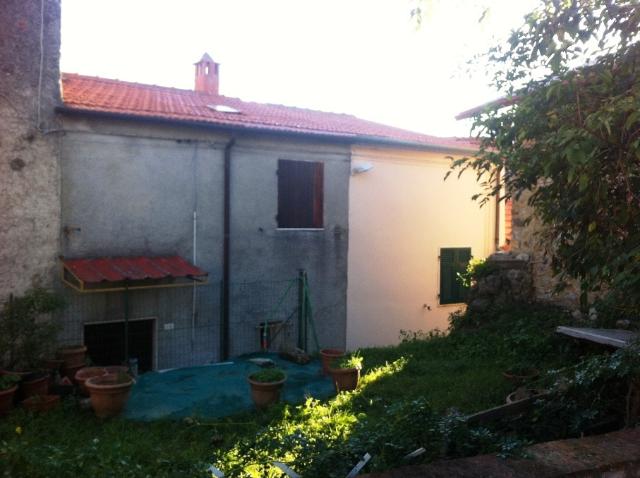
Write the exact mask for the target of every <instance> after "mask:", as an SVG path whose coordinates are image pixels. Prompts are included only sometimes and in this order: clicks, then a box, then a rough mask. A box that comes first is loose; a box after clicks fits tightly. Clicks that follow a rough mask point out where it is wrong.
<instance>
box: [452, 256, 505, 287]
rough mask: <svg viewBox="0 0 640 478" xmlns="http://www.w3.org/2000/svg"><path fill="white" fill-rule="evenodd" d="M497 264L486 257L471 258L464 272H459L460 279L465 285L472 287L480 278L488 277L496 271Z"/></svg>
mask: <svg viewBox="0 0 640 478" xmlns="http://www.w3.org/2000/svg"><path fill="white" fill-rule="evenodd" d="M496 268H497V266H496V265H495V264H494V263H493V262H489V261H487V260H486V259H475V258H473V259H471V260H470V261H469V264H467V268H466V269H465V271H464V272H462V273H458V280H459V281H460V282H461V283H462V285H463V286H464V287H471V286H473V285H474V284H475V283H477V281H478V279H481V278H483V277H487V276H488V275H491V274H492V273H493V272H495V271H496Z"/></svg>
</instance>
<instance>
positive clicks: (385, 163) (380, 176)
mask: <svg viewBox="0 0 640 478" xmlns="http://www.w3.org/2000/svg"><path fill="white" fill-rule="evenodd" d="M450 154H452V153H447V152H442V153H439V152H432V153H430V152H402V151H397V150H396V151H394V150H384V149H378V150H374V149H362V148H361V149H358V150H355V151H354V154H353V159H352V160H353V165H354V166H356V165H357V164H361V163H365V162H368V163H371V164H372V165H373V169H372V170H370V171H368V172H365V173H361V174H357V175H354V176H352V178H351V185H350V193H349V194H350V199H349V202H350V234H349V242H350V245H349V288H348V321H347V330H348V332H347V346H348V348H350V349H354V348H357V347H362V346H369V345H388V344H393V343H396V342H397V341H398V335H399V332H400V330H401V329H404V330H412V331H416V330H423V331H428V330H432V329H435V328H439V329H441V330H444V329H446V328H447V325H448V322H447V319H448V316H449V314H450V313H451V312H453V311H454V310H457V309H459V308H460V306H459V305H444V306H441V305H439V301H438V293H439V261H438V255H439V250H440V248H443V247H471V249H472V254H473V256H474V257H485V256H486V255H488V254H489V253H491V252H492V251H493V248H494V237H493V236H494V218H495V208H494V206H493V205H492V204H487V205H486V206H485V207H483V208H479V206H478V204H477V203H476V202H473V201H472V200H471V196H472V195H473V194H474V192H476V191H478V189H479V188H478V185H477V184H476V182H475V178H474V176H473V175H470V174H465V175H463V176H462V178H461V179H459V180H458V179H456V178H455V177H451V178H449V179H448V180H447V181H446V182H445V181H443V178H444V175H445V173H446V172H447V170H448V168H449V164H450V160H448V159H446V156H448V155H450ZM425 306H426V307H425Z"/></svg>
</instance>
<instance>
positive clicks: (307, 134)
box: [55, 105, 477, 152]
mask: <svg viewBox="0 0 640 478" xmlns="http://www.w3.org/2000/svg"><path fill="white" fill-rule="evenodd" d="M55 110H56V112H58V113H62V114H69V115H74V116H75V115H88V116H95V117H101V118H112V119H124V120H133V121H148V122H151V123H160V124H168V125H181V126H197V127H201V128H208V129H213V130H216V131H224V132H228V133H237V132H248V133H261V134H272V135H281V136H298V137H304V138H314V139H318V138H321V139H325V140H332V141H335V142H338V143H346V144H377V145H382V146H396V147H404V148H412V149H421V150H428V151H450V152H474V151H477V148H472V147H466V146H462V145H460V146H458V145H443V144H435V143H433V144H431V143H420V142H417V141H404V140H397V139H393V138H385V137H381V136H370V135H358V134H339V133H331V132H311V131H304V130H300V131H295V130H284V129H271V128H269V127H268V126H266V127H257V126H250V125H240V124H239V125H227V124H220V123H212V122H209V121H198V120H188V119H173V118H165V117H161V116H151V115H149V116H147V115H136V114H131V113H115V112H109V111H96V110H91V109H85V108H77V107H70V106H66V105H61V106H57V107H56V108H55Z"/></svg>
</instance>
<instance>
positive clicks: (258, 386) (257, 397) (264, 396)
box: [247, 376, 287, 409]
mask: <svg viewBox="0 0 640 478" xmlns="http://www.w3.org/2000/svg"><path fill="white" fill-rule="evenodd" d="M247 380H248V382H249V385H250V386H251V398H252V399H253V403H255V405H256V408H259V409H265V408H267V407H268V406H269V405H273V404H274V403H277V402H278V401H279V400H280V391H281V390H282V385H283V384H284V382H285V381H286V380H287V377H286V376H285V377H284V378H283V379H282V380H278V381H277V382H256V381H255V380H252V379H251V378H249V377H248V378H247Z"/></svg>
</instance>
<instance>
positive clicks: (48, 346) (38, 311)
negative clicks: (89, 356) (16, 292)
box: [0, 289, 64, 371]
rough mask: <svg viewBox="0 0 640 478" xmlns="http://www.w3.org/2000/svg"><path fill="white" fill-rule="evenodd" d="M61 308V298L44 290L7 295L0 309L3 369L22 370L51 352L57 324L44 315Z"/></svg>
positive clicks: (31, 366)
mask: <svg viewBox="0 0 640 478" xmlns="http://www.w3.org/2000/svg"><path fill="white" fill-rule="evenodd" d="M62 307H64V301H63V299H62V298H61V297H60V296H58V295H56V294H54V293H52V292H49V291H46V290H44V289H32V290H30V291H28V292H27V293H26V294H25V295H23V296H21V297H10V298H9V300H7V301H6V302H5V303H4V304H3V306H2V310H1V311H0V351H1V352H0V362H2V364H3V366H4V368H5V369H7V370H15V371H19V370H22V371H26V370H32V369H34V368H37V367H38V366H40V365H41V362H42V360H43V359H45V358H46V357H47V355H51V354H53V349H54V347H55V343H56V335H57V332H58V324H57V323H56V322H54V321H53V320H51V318H48V317H45V315H46V314H50V313H52V312H56V311H58V310H60V309H62Z"/></svg>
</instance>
